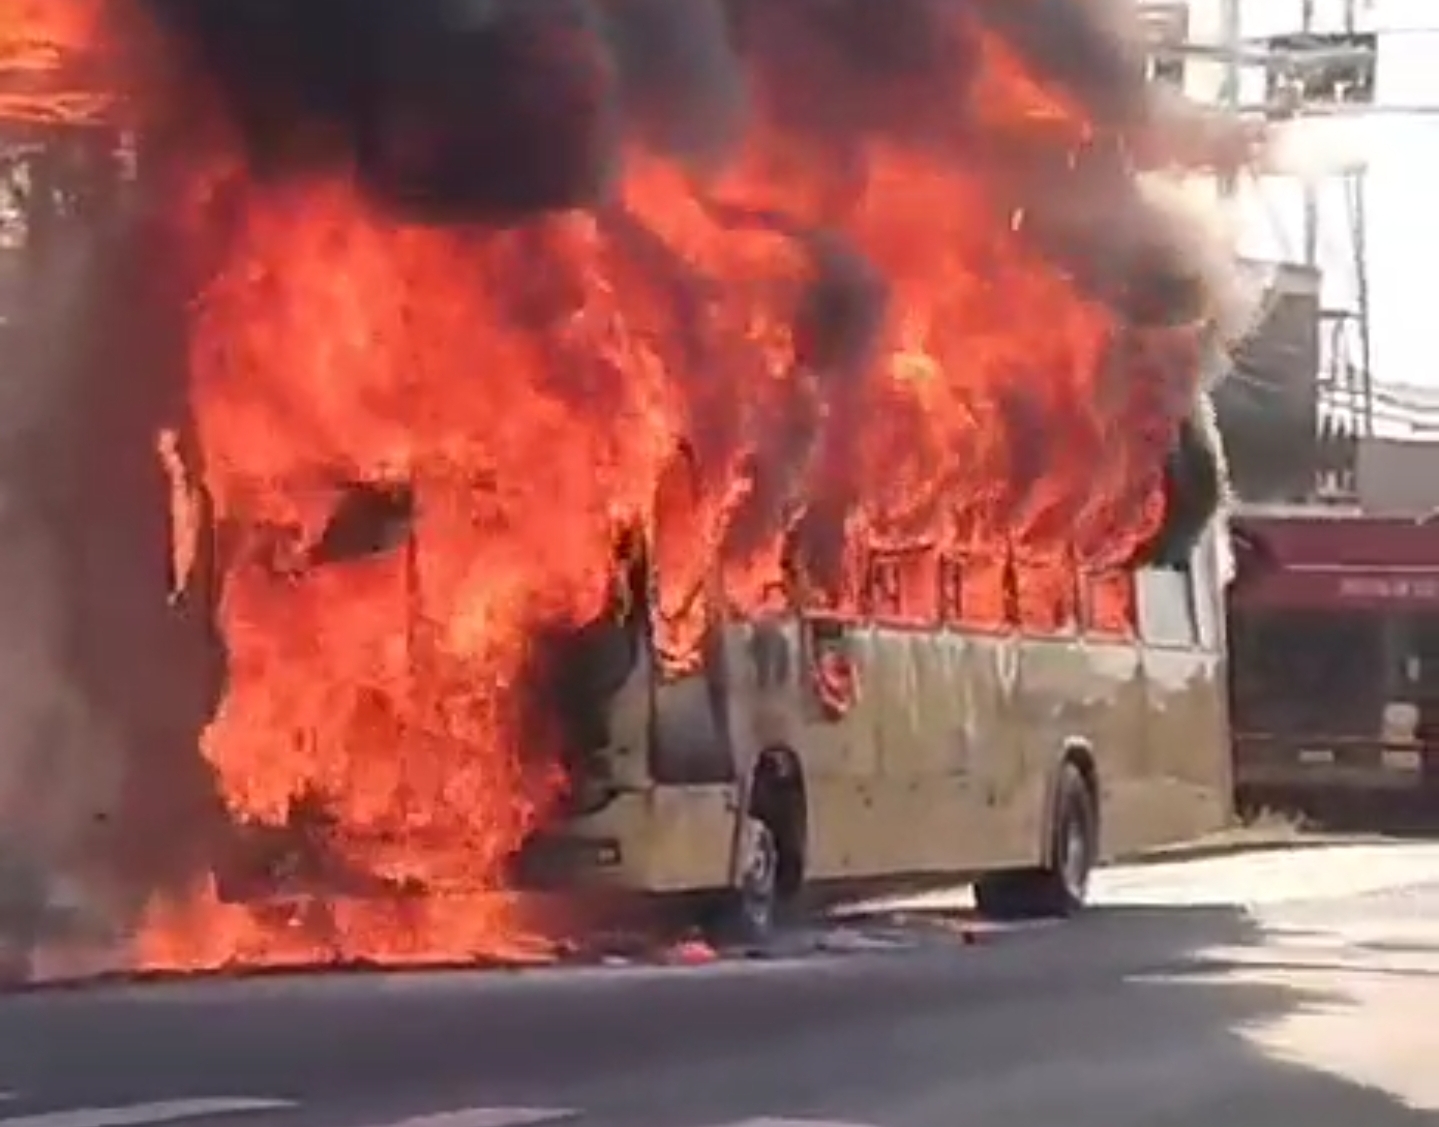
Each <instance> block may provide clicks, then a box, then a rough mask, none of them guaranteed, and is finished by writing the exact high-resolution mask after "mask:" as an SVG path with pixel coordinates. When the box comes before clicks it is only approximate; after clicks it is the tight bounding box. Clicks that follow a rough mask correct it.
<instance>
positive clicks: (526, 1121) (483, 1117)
mask: <svg viewBox="0 0 1439 1127" xmlns="http://www.w3.org/2000/svg"><path fill="white" fill-rule="evenodd" d="M579 1114H580V1113H579V1112H578V1111H575V1110H573V1109H572V1108H559V1107H466V1108H460V1109H458V1110H456V1111H442V1112H439V1113H438V1114H435V1115H417V1116H415V1117H414V1118H413V1119H396V1120H393V1121H391V1122H389V1123H384V1124H375V1125H374V1127H529V1125H530V1124H533V1123H554V1122H556V1121H558V1120H561V1119H574V1118H575V1117H576V1116H578V1115H579ZM0 1127H7V1121H6V1120H4V1119H0Z"/></svg>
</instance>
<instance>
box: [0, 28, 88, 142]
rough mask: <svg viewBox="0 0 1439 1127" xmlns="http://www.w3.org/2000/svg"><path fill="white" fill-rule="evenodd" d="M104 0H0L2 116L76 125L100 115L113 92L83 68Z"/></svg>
mask: <svg viewBox="0 0 1439 1127" xmlns="http://www.w3.org/2000/svg"><path fill="white" fill-rule="evenodd" d="M104 8H105V0H0V120H10V121H22V122H31V123H41V124H63V125H77V124H85V123H89V122H94V121H98V120H100V119H101V118H103V116H104V114H105V112H106V110H107V109H108V108H109V107H110V106H111V104H112V94H111V93H110V92H108V91H104V90H98V89H94V88H93V87H92V85H91V81H90V78H91V77H93V76H87V74H86V71H87V68H88V69H93V60H91V59H90V57H89V56H90V53H91V52H92V50H93V49H94V48H95V47H96V45H97V44H98V43H100V42H101V35H100V31H101V23H102V20H103V18H104Z"/></svg>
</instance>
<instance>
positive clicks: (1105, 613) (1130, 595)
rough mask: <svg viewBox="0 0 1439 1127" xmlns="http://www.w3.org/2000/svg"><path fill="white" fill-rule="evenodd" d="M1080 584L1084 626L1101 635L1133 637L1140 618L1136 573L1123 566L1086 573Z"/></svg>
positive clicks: (1088, 631)
mask: <svg viewBox="0 0 1439 1127" xmlns="http://www.w3.org/2000/svg"><path fill="white" fill-rule="evenodd" d="M1080 584H1081V587H1082V590H1083V600H1082V605H1081V611H1082V613H1081V616H1080V627H1081V629H1082V630H1083V631H1084V632H1085V633H1086V634H1093V635H1094V636H1096V637H1099V638H1122V639H1126V640H1131V639H1133V638H1134V637H1135V634H1136V633H1137V619H1138V608H1137V607H1136V606H1135V590H1134V573H1133V572H1132V571H1129V570H1126V569H1123V568H1114V569H1106V570H1104V571H1094V572H1086V573H1085V574H1084V575H1082V576H1081V578H1080Z"/></svg>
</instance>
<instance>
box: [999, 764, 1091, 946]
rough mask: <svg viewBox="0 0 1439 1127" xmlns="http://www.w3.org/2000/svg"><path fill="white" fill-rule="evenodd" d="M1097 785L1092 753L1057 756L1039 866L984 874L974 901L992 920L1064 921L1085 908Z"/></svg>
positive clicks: (1042, 821) (1042, 834)
mask: <svg viewBox="0 0 1439 1127" xmlns="http://www.w3.org/2000/svg"><path fill="white" fill-rule="evenodd" d="M1101 793H1102V792H1101V790H1100V783H1099V772H1098V766H1097V764H1096V762H1095V759H1094V754H1093V750H1092V749H1091V748H1090V747H1089V746H1088V745H1087V744H1084V743H1081V742H1073V743H1070V744H1067V745H1066V746H1065V748H1064V750H1063V752H1062V753H1061V754H1060V755H1059V756H1058V757H1057V758H1056V761H1055V767H1054V772H1053V774H1052V776H1051V780H1050V783H1049V786H1048V788H1047V790H1046V798H1045V809H1044V814H1043V817H1042V818H1041V819H1040V825H1041V838H1040V841H1039V842H1038V843H1037V844H1038V847H1039V851H1040V852H1039V856H1040V863H1039V864H1038V865H1035V866H1033V867H1030V868H1026V869H1016V870H1010V871H1006V872H999V873H993V874H988V875H986V876H984V877H981V878H980V880H978V881H977V882H976V883H975V888H974V894H975V903H976V906H977V907H978V909H979V911H980V912H981V913H983V914H984V915H987V916H991V917H993V918H996V919H1036V918H1055V917H1059V918H1063V917H1067V916H1072V915H1074V914H1075V913H1077V912H1079V911H1080V910H1081V909H1082V908H1083V907H1084V903H1085V900H1086V898H1087V895H1088V891H1089V879H1090V875H1091V874H1092V872H1093V870H1094V868H1095V866H1096V865H1097V864H1098V861H1099V857H1100V814H1101V808H1100V795H1101Z"/></svg>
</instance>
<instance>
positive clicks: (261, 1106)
mask: <svg viewBox="0 0 1439 1127" xmlns="http://www.w3.org/2000/svg"><path fill="white" fill-rule="evenodd" d="M296 1106H297V1105H296V1104H294V1103H292V1102H291V1101H290V1100H260V1099H198V1100H160V1101H158V1102H156V1103H149V1104H128V1105H126V1106H124V1107H77V1108H68V1109H66V1110H65V1111H46V1112H40V1113H38V1114H36V1115H15V1116H11V1117H9V1118H8V1119H0V1127H143V1125H144V1124H149V1123H174V1122H176V1121H177V1120H181V1119H201V1118H204V1117H205V1116H211V1115H245V1114H250V1113H254V1112H258V1111H285V1110H288V1109H290V1108H293V1107H296Z"/></svg>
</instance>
